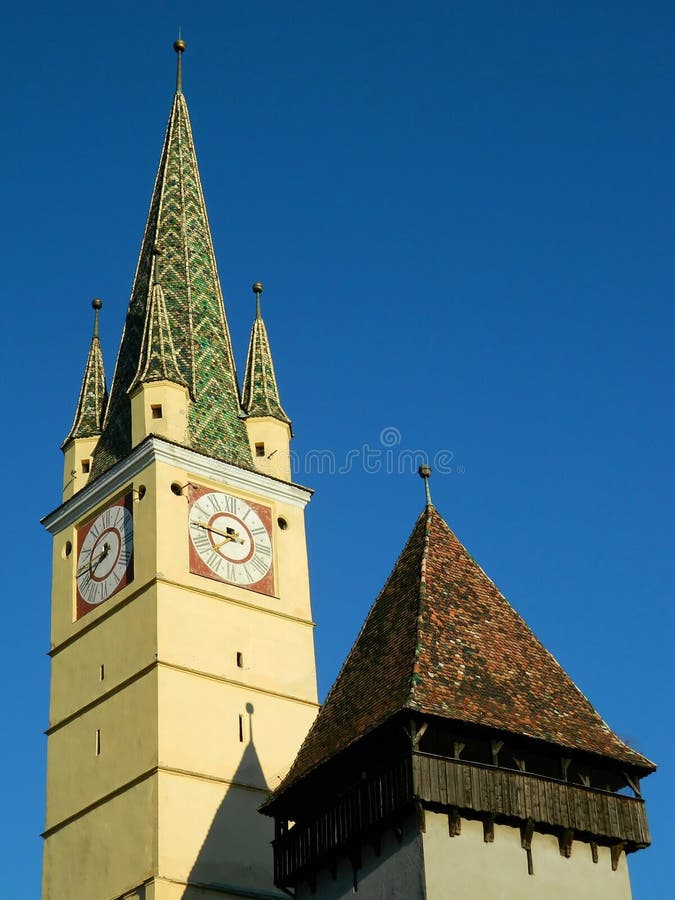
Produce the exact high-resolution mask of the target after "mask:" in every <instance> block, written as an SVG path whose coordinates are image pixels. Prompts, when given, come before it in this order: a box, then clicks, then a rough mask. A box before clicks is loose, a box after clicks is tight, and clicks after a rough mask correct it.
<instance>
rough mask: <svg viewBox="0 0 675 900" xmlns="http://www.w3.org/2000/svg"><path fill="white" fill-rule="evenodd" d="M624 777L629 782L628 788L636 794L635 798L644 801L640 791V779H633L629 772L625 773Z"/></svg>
mask: <svg viewBox="0 0 675 900" xmlns="http://www.w3.org/2000/svg"><path fill="white" fill-rule="evenodd" d="M623 777H624V778H625V779H626V781H627V782H628V787H629V788H630V789H631V790H632V792H633V793H634V794H635V796H636V797H637V798H638V799H639V800H642V791H641V790H640V779H639V778H633V776H632V775H629V774H628V772H624V773H623Z"/></svg>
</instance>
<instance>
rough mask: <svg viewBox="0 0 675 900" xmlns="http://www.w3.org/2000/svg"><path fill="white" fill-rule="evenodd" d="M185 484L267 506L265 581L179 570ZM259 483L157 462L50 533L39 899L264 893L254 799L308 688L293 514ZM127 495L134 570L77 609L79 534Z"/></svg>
mask: <svg viewBox="0 0 675 900" xmlns="http://www.w3.org/2000/svg"><path fill="white" fill-rule="evenodd" d="M140 450H142V448H139V452H140ZM235 474H236V473H235ZM256 478H257V479H258V481H257V482H256V480H255V479H256ZM188 482H191V483H192V484H199V485H203V486H204V487H208V488H213V489H216V490H221V491H226V492H228V493H233V494H236V495H237V496H240V497H242V498H244V499H246V500H248V501H253V502H255V503H258V504H263V505H265V506H267V507H268V508H269V509H270V519H271V528H272V541H273V557H274V563H273V565H274V592H273V595H271V596H269V595H267V594H264V593H261V592H257V591H255V590H246V589H244V588H242V587H239V586H236V585H231V584H226V583H223V582H219V581H217V580H215V579H210V578H205V577H202V576H200V575H197V574H194V573H191V572H190V571H189V553H188V548H189V543H188V542H189V534H188V500H187V497H186V493H187V491H186V490H184V491H183V493H181V492H180V491H177V489H176V485H179V486H182V487H185V486H186V485H187V483H188ZM268 484H270V483H269V482H266V481H265V480H264V479H260V476H253V482H252V483H251V486H250V487H246V488H244V487H242V486H241V485H240V484H233V483H229V482H227V480H222V479H221V480H218V478H215V479H214V478H210V477H204V476H203V475H202V476H201V477H200V476H198V475H196V474H195V473H194V472H192V471H191V470H190V469H189V468H188V467H182V466H180V465H174V464H169V463H166V462H163V461H159V460H158V461H154V462H152V463H151V464H149V465H148V466H147V467H146V468H145V469H143V470H142V471H140V472H139V473H138V474H136V475H134V477H133V478H132V479H129V481H127V482H124V483H120V484H118V485H117V487H116V488H115V489H114V490H111V492H110V494H109V496H108V497H106V498H105V499H99V500H97V501H96V502H95V503H92V504H91V506H88V507H87V508H86V511H83V512H82V514H81V515H79V516H78V517H77V518H76V520H75V521H74V522H73V523H72V524H69V525H67V526H65V527H63V528H62V530H61V531H60V532H58V533H56V534H55V535H54V553H53V592H52V633H51V646H52V653H51V655H52V683H51V701H50V731H49V736H48V774H47V798H48V799H47V838H46V842H45V864H44V888H43V890H44V894H43V896H44V898H49V900H57V898H58V900H63V898H65V897H68V900H99V898H101V900H104V898H105V900H109V898H112V897H117V896H123V895H124V893H125V892H130V891H132V890H133V889H134V888H135V887H136V886H138V885H140V884H142V883H143V882H144V881H145V880H146V879H147V878H152V879H153V881H152V883H148V884H147V885H146V886H145V888H144V889H143V890H144V891H145V895H146V896H145V898H144V900H174V898H177V897H180V898H181V900H192V898H194V900H197V898H199V897H200V896H201V894H202V893H203V892H204V891H205V890H206V888H205V885H208V884H211V885H212V886H215V885H216V884H217V885H223V884H229V885H233V886H238V887H241V886H244V887H249V888H253V887H258V888H264V889H266V890H272V875H271V872H272V854H271V847H270V841H271V838H272V831H271V829H272V823H271V821H270V820H269V819H266V818H264V817H262V816H260V815H259V814H258V812H257V807H258V806H259V805H260V803H261V802H262V800H263V799H264V796H265V792H266V790H267V787H268V786H269V787H273V786H275V785H276V784H278V782H279V780H280V778H281V777H282V776H283V774H284V773H285V772H286V770H287V769H288V767H289V766H290V764H291V762H292V760H293V758H294V756H295V753H296V752H297V749H298V747H299V745H300V743H301V742H302V740H303V738H304V736H305V734H306V733H307V730H308V728H309V726H310V724H311V722H312V720H313V719H314V716H315V715H316V710H317V688H316V673H315V665H314V642H313V622H312V619H311V608H310V596H309V577H308V567H307V551H306V545H305V529H304V511H303V508H302V503H299V502H298V501H297V499H292V498H289V500H288V501H286V500H285V499H283V497H284V496H285V495H283V494H282V495H281V496H280V494H279V490H276V491H275V489H274V486H273V485H271V486H270V488H269V491H268V490H267V485H268ZM172 485H174V490H172ZM90 490H91V489H90ZM130 491H131V492H133V497H134V502H133V531H134V576H133V580H132V581H131V582H130V584H128V585H127V586H126V587H124V588H123V589H122V590H120V591H119V592H118V593H117V594H115V595H114V596H112V597H111V598H109V599H108V600H106V601H105V602H104V603H101V604H100V605H99V606H97V607H94V608H92V610H91V611H89V612H88V613H87V614H86V615H85V616H83V617H82V618H81V619H80V620H79V621H76V620H75V587H74V579H75V572H76V570H77V530H78V528H80V527H82V526H83V525H85V524H86V523H87V522H88V521H90V520H91V519H92V518H93V516H94V515H96V514H97V513H98V512H100V511H102V510H103V509H105V508H106V507H107V505H108V504H109V503H110V502H111V500H112V499H115V498H118V497H121V496H124V495H125V494H127V493H129V492H130ZM141 495H142V497H141ZM82 496H87V495H86V494H85V495H82ZM304 496H306V494H305V495H304ZM71 502H77V497H75V498H73V501H71ZM80 502H81V501H80ZM280 518H282V519H283V523H284V525H285V528H283V529H282V528H281V527H279V525H278V520H279V519H280ZM68 542H70V544H71V552H70V554H67V553H66V544H67V543H68ZM238 653H239V654H241V657H240V658H239V659H238V657H237V654H238ZM240 663H241V664H240ZM101 666H103V667H104V677H103V679H101ZM97 732H99V733H100V752H97V748H96V740H97V738H96V734H97ZM93 844H95V845H96V849H95V851H93V850H92V845H93ZM83 856H86V858H87V862H86V863H80V862H79V861H78V862H76V863H75V865H73V862H72V861H73V860H79V859H80V858H81V857H83ZM111 858H114V859H115V860H116V861H117V862H116V865H115V866H113V865H112V863H111V862H110V861H109V860H110V859H111ZM97 867H99V868H100V871H101V873H102V874H101V876H100V878H99V879H98V880H97V878H96V875H95V872H96V870H97ZM80 872H81V877H79V875H80ZM192 881H194V882H195V886H194V889H193V888H190V891H191V893H186V888H185V884H186V883H187V882H192ZM177 885H178V887H176V886H177ZM221 894H222V896H228V893H227V892H226V891H225V892H223V891H222V890H221ZM208 896H213V892H212V891H211V892H210V893H209V894H208Z"/></svg>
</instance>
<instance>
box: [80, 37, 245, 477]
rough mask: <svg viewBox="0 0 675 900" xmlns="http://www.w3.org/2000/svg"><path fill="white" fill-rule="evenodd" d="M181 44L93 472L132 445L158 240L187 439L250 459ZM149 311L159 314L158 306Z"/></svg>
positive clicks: (202, 448)
mask: <svg viewBox="0 0 675 900" xmlns="http://www.w3.org/2000/svg"><path fill="white" fill-rule="evenodd" d="M184 49H185V43H184V42H183V41H180V40H179V41H176V51H177V53H178V78H177V86H176V87H177V90H176V94H175V96H174V99H173V104H172V107H171V114H170V116H169V122H168V126H167V130H166V136H165V139H164V146H163V148H162V154H161V157H160V162H159V169H158V172H157V178H156V180H155V186H154V190H153V194H152V199H151V201H150V211H149V213H148V220H147V223H146V226H145V233H144V235H143V241H142V244H141V251H140V255H139V259H138V265H137V268H136V275H135V278H134V284H133V288H132V292H131V300H130V302H129V308H128V311H127V318H126V322H125V325H124V332H123V334H122V343H121V346H120V350H119V354H118V358H117V365H116V367H115V375H114V377H113V383H112V387H111V391H110V402H109V403H108V408H107V411H106V416H105V421H104V424H103V433H102V435H101V439H100V441H99V444H98V446H97V449H96V453H95V455H94V462H93V469H92V474H93V475H94V477H95V476H97V475H99V474H101V472H104V471H105V470H106V469H108V468H109V467H110V466H111V465H113V464H114V463H116V462H117V461H118V460H120V459H122V458H123V457H124V456H126V455H127V454H128V453H129V452H130V450H131V443H132V442H131V408H130V401H129V396H128V391H129V388H130V387H131V384H132V382H133V381H134V379H135V377H136V373H137V372H138V370H139V365H140V364H141V356H142V352H143V336H144V334H146V332H147V330H148V327H149V326H148V324H147V322H148V319H149V317H150V316H151V313H152V310H153V303H152V302H151V301H152V297H153V291H152V287H151V286H152V270H153V258H154V257H153V250H154V248H156V247H158V246H159V247H161V248H162V253H163V256H162V289H163V294H164V297H163V299H164V308H165V311H166V316H165V319H166V322H167V323H168V326H169V329H170V332H171V335H172V339H173V349H174V354H173V355H174V358H175V362H176V365H177V368H178V371H179V372H180V375H181V381H182V383H184V384H186V385H187V387H188V389H189V391H190V396H191V397H192V399H193V402H192V403H191V405H190V410H189V414H188V429H187V445H188V446H189V447H191V448H192V449H194V450H198V451H199V452H201V453H205V454H207V455H209V456H212V457H214V458H216V459H220V460H223V461H225V462H231V463H235V464H237V465H243V466H246V467H249V466H251V465H252V462H251V451H250V447H249V443H248V437H247V434H246V428H245V425H244V421H243V410H242V408H241V403H240V397H239V388H238V384H237V376H236V368H235V363H234V356H233V353H232V343H231V339H230V332H229V328H228V325H227V320H226V318H225V310H224V307H223V296H222V291H221V287H220V281H219V278H218V270H217V267H216V259H215V253H214V249H213V241H212V238H211V231H210V228H209V222H208V217H207V213H206V204H205V202H204V195H203V192H202V186H201V180H200V176H199V169H198V166H197V157H196V154H195V149H194V142H193V138H192V128H191V126H190V117H189V114H188V108H187V104H186V102H185V97H184V96H183V94H182V84H181V81H182V78H181V75H182V72H181V59H182V53H183V51H184ZM154 309H155V311H156V310H157V305H156V304H155V306H154Z"/></svg>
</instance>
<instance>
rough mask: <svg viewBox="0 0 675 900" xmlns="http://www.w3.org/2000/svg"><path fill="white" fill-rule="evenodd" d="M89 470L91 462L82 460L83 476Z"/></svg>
mask: <svg viewBox="0 0 675 900" xmlns="http://www.w3.org/2000/svg"><path fill="white" fill-rule="evenodd" d="M90 468H91V462H90V461H89V460H88V459H83V460H82V472H83V474H84V475H88V474H89V469H90Z"/></svg>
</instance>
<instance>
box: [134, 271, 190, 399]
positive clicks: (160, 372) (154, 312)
mask: <svg viewBox="0 0 675 900" xmlns="http://www.w3.org/2000/svg"><path fill="white" fill-rule="evenodd" d="M148 381H173V382H175V383H176V384H185V379H184V378H183V374H182V372H181V371H180V369H179V368H178V362H177V361H176V351H175V349H174V344H173V338H172V337H171V325H170V324H169V316H168V314H167V311H166V302H165V300H164V291H163V290H162V286H161V284H154V285H153V287H152V292H151V295H150V302H149V304H148V312H147V315H146V317H145V329H144V332H143V340H142V342H141V355H140V359H139V361H138V369H137V370H136V376H135V377H134V380H133V381H132V383H131V388H130V390H133V389H134V388H135V387H136V386H137V385H139V384H145V383H146V382H148Z"/></svg>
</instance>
